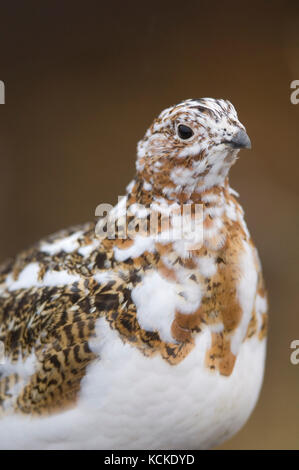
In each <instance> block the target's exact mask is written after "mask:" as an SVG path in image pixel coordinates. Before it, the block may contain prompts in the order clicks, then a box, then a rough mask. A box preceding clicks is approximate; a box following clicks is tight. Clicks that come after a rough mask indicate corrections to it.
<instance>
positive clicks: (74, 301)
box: [0, 224, 99, 413]
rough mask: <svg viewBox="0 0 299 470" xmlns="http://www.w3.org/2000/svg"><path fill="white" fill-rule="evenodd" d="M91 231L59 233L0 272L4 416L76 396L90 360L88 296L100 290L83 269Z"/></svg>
mask: <svg viewBox="0 0 299 470" xmlns="http://www.w3.org/2000/svg"><path fill="white" fill-rule="evenodd" d="M93 231H94V226H93V224H89V225H84V226H82V227H75V228H72V229H70V230H69V231H63V232H59V233H58V234H56V235H53V236H52V237H50V238H48V239H47V240H44V241H42V242H40V243H38V244H36V245H35V246H33V247H32V248H31V249H29V250H28V251H26V252H24V253H21V254H20V255H19V256H18V257H16V258H15V259H14V260H9V261H8V262H6V263H4V264H3V265H2V266H1V268H0V341H2V343H3V344H4V351H5V356H4V360H2V361H0V407H1V405H2V409H3V410H4V411H5V410H7V409H9V408H15V409H18V410H21V411H22V412H25V413H29V412H30V413H42V412H43V411H44V410H47V411H49V410H52V409H54V408H57V407H60V406H62V405H63V406H64V405H68V404H71V403H72V402H73V401H74V399H75V397H76V394H77V391H78V388H79V387H80V381H81V378H82V377H83V376H84V374H85V369H86V367H87V365H88V364H89V363H90V361H92V360H93V359H94V358H95V355H94V354H93V353H92V351H91V350H90V348H89V345H88V339H89V338H90V336H91V335H92V334H93V332H94V325H95V320H96V315H95V314H93V313H92V311H93V310H92V307H91V305H90V302H91V299H90V297H89V295H88V294H89V292H93V291H94V292H96V291H97V288H98V287H99V286H98V284H97V283H96V282H95V280H94V279H93V278H92V277H91V275H90V274H91V273H90V272H89V270H88V267H87V266H85V264H86V263H84V253H85V252H84V250H87V252H88V253H89V258H88V259H90V258H91V257H92V250H93V249H94V247H93V243H94V241H93V237H92V233H93ZM71 250H72V251H71ZM94 251H95V249H94ZM95 257H96V253H94V258H95ZM0 359H1V358H0ZM2 359H3V358H2Z"/></svg>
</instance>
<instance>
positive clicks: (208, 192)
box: [127, 175, 231, 208]
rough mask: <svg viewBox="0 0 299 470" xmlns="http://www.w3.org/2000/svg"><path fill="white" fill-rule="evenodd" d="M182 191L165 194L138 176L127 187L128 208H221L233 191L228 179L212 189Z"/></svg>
mask: <svg viewBox="0 0 299 470" xmlns="http://www.w3.org/2000/svg"><path fill="white" fill-rule="evenodd" d="M196 189H197V188H195V190H194V191H193V192H191V193H190V191H184V190H182V191H180V192H176V193H172V194H164V193H163V192H162V191H161V190H160V189H157V188H156V187H154V186H153V185H151V184H150V183H148V182H147V181H145V180H144V179H142V178H140V177H139V176H138V175H137V176H136V177H135V178H134V180H132V181H131V183H130V184H129V185H128V186H127V206H130V205H132V204H139V205H141V206H144V207H147V208H148V207H150V206H151V204H153V203H154V204H163V205H164V204H166V205H172V204H178V205H180V206H182V205H184V204H191V205H193V204H202V205H203V206H205V207H207V208H211V207H214V208H216V207H217V208H221V207H224V206H225V204H226V200H227V198H228V196H229V193H230V191H231V189H230V186H229V181H228V178H226V179H225V180H224V183H223V184H221V185H217V186H212V187H211V188H208V189H205V190H201V191H198V190H196Z"/></svg>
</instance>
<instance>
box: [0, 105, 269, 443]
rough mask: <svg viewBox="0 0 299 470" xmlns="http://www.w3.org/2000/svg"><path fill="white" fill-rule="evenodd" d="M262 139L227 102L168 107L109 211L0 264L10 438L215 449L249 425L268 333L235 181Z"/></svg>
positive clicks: (1, 379)
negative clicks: (248, 151) (253, 144)
mask: <svg viewBox="0 0 299 470" xmlns="http://www.w3.org/2000/svg"><path fill="white" fill-rule="evenodd" d="M249 147H250V140H249V138H248V136H247V134H246V132H245V128H244V126H243V125H242V124H241V123H240V121H239V120H238V117H237V113H236V111H235V109H234V107H233V105H232V104H231V103H230V102H229V101H224V100H221V99H219V100H215V99H211V98H203V99H198V100H197V99H196V100H187V101H184V102H182V103H180V104H178V105H176V106H173V107H170V108H168V109H166V110H164V111H163V112H162V113H161V114H160V116H159V117H158V118H157V119H156V120H155V121H154V122H153V124H152V125H151V126H150V128H149V129H148V131H147V132H146V134H145V136H144V138H143V139H142V140H141V141H140V142H139V144H138V151H137V165H136V168H137V171H136V176H135V178H134V179H133V181H132V182H131V183H130V184H129V185H128V187H127V191H126V196H124V197H123V198H122V199H121V200H120V202H119V203H118V205H117V206H115V208H114V209H113V210H112V211H110V212H109V214H108V215H107V214H106V215H104V214H102V215H103V217H102V218H101V219H100V220H99V221H98V223H97V224H96V222H94V223H88V224H85V225H82V226H78V227H73V228H71V229H69V230H65V231H61V232H59V233H57V234H55V235H52V236H50V237H49V238H47V239H45V240H42V241H40V242H39V243H37V244H36V245H34V246H33V247H32V248H31V249H29V250H27V251H24V252H23V253H21V254H20V255H19V256H17V257H16V258H14V259H12V260H9V261H8V262H7V263H6V264H4V265H3V266H2V267H1V269H0V340H1V341H2V343H4V349H5V354H4V358H3V360H2V365H0V416H1V418H0V447H1V448H7V449H8V448H35V449H39V448H42V449H46V448H47V449H59V448H83V449H86V448H94V449H100V448H106V449H108V448H109V449H126V448H127V449H129V448H131V449H138V448H145V449H154V448H156V449H171V448H172V449H175V448H180V449H188V448H189V449H190V448H211V447H213V446H215V445H217V444H219V443H220V442H222V441H224V440H225V439H227V438H228V437H230V436H232V435H233V434H234V433H235V432H236V431H238V430H239V429H240V427H241V426H242V425H243V424H244V423H245V421H246V420H247V418H248V416H249V415H250V413H251V411H252V409H253V407H254V405H255V403H256V400H257V397H258V394H259V390H260V387H261V383H262V378H263V369H264V358H265V344H266V329H267V326H266V325H267V300H266V292H265V288H264V283H263V277H262V273H261V266H260V262H259V258H258V254H257V251H256V248H255V247H254V244H253V242H252V239H251V237H250V235H249V233H248V230H247V227H246V223H245V221H244V213H243V210H242V208H241V206H240V205H239V203H238V202H237V200H236V196H237V194H236V193H235V191H233V190H232V189H231V188H230V186H229V182H228V172H229V169H230V167H231V166H232V165H233V164H234V162H235V161H236V159H237V154H238V152H239V149H241V148H249ZM186 208H187V209H188V210H185V209H186ZM184 210H185V211H184ZM188 211H189V212H188ZM103 221H104V222H103ZM153 221H156V224H154V223H153ZM113 227H114V228H115V227H116V228H115V230H114V233H113ZM152 227H154V229H153V230H152ZM103 234H106V236H103Z"/></svg>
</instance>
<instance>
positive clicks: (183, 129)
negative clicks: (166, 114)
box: [178, 124, 193, 140]
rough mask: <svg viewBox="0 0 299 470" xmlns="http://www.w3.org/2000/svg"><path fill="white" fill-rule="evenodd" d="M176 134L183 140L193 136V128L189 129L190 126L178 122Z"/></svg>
mask: <svg viewBox="0 0 299 470" xmlns="http://www.w3.org/2000/svg"><path fill="white" fill-rule="evenodd" d="M178 136H179V137H180V138H181V139H184V140H187V139H190V138H191V137H192V136H193V130H192V129H191V127H188V126H184V124H180V125H179V126H178Z"/></svg>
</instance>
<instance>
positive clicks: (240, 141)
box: [137, 98, 250, 195]
mask: <svg viewBox="0 0 299 470" xmlns="http://www.w3.org/2000/svg"><path fill="white" fill-rule="evenodd" d="M242 147H246V148H249V147H250V140H249V138H248V136H247V134H246V132H245V127H244V126H243V124H241V122H240V121H239V119H238V116H237V112H236V110H235V108H234V107H233V105H232V104H231V103H230V102H229V101H225V100H221V99H220V100H215V99H212V98H202V99H198V100H192V99H189V100H186V101H183V102H181V103H179V104H178V105H175V106H172V107H170V108H167V109H165V110H164V111H162V113H161V114H160V115H159V117H158V118H157V119H155V120H154V122H153V124H152V125H151V126H150V128H149V129H148V131H147V132H146V134H145V136H144V138H143V139H142V140H141V141H140V142H139V144H138V149H137V155H138V159H137V172H138V173H139V174H140V175H141V176H142V177H143V178H144V179H145V180H146V181H147V182H148V183H150V184H152V185H153V186H154V188H155V189H156V190H160V191H162V193H163V194H165V195H170V194H172V193H179V192H182V191H186V192H188V193H189V194H190V192H193V191H195V190H196V191H198V192H201V191H204V190H205V189H208V188H210V187H212V186H215V185H217V184H223V183H224V181H225V178H226V176H227V174H228V171H229V169H230V167H231V165H232V164H233V163H234V162H235V161H236V158H237V154H238V151H239V149H240V148H242Z"/></svg>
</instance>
